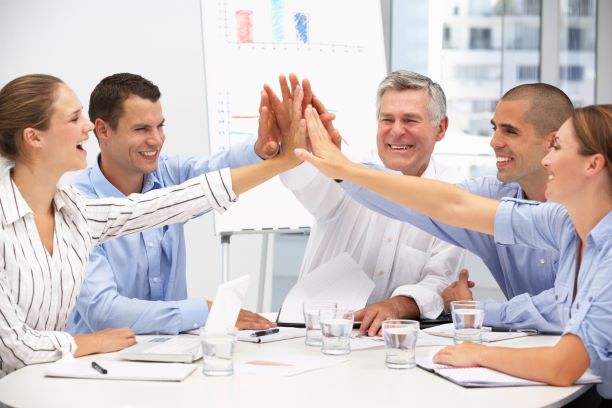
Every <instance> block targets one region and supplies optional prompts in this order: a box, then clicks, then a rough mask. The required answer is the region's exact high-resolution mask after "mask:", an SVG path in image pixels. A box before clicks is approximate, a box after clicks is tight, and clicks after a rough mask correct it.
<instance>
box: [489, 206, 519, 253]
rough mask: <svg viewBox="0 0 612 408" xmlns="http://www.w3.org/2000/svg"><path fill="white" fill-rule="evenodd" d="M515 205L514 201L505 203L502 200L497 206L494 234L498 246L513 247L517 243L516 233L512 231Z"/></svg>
mask: <svg viewBox="0 0 612 408" xmlns="http://www.w3.org/2000/svg"><path fill="white" fill-rule="evenodd" d="M514 205H515V202H514V201H505V200H503V199H502V201H500V203H499V205H498V206H497V211H496V212H495V225H494V227H493V234H494V238H495V242H496V243H498V244H501V245H512V244H515V243H516V241H515V239H514V231H513V229H512V210H513V209H514Z"/></svg>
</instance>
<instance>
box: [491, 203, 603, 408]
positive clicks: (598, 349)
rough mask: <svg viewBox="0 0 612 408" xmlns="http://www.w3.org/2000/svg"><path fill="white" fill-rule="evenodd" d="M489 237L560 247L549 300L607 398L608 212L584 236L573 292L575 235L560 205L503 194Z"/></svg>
mask: <svg viewBox="0 0 612 408" xmlns="http://www.w3.org/2000/svg"><path fill="white" fill-rule="evenodd" d="M495 241H496V242H498V243H500V244H501V245H511V246H512V245H514V244H523V245H530V246H533V247H538V248H541V249H551V250H553V251H558V252H560V253H561V258H560V259H559V272H558V274H557V279H556V280H555V286H554V289H553V290H554V301H555V304H556V309H557V311H558V314H559V319H560V320H561V323H562V325H563V327H564V329H563V334H566V333H572V334H575V335H576V336H578V337H580V339H581V340H582V343H583V344H584V346H585V348H586V349H587V351H588V353H589V359H590V365H591V369H593V370H594V371H595V372H596V373H597V374H599V375H601V376H602V378H603V383H602V384H600V385H598V387H597V391H598V392H599V393H600V394H601V395H602V396H603V397H604V398H612V212H609V213H608V214H607V215H606V216H605V217H604V218H603V219H602V220H601V221H599V223H598V224H597V225H596V226H595V227H594V228H593V229H592V230H591V232H590V233H589V235H588V236H587V240H586V243H585V247H584V252H583V256H582V262H581V264H580V269H579V271H578V282H577V292H576V297H575V298H574V297H573V293H574V285H575V278H576V265H577V253H578V248H579V245H580V238H579V237H578V234H577V233H576V229H575V227H574V224H573V223H572V221H571V219H570V218H569V216H568V214H567V211H566V210H565V208H564V207H562V206H560V205H558V204H553V203H534V202H533V201H521V200H510V199H507V200H504V201H502V203H501V204H500V206H499V208H498V209H497V214H496V216H495Z"/></svg>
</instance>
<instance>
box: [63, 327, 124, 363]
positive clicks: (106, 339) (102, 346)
mask: <svg viewBox="0 0 612 408" xmlns="http://www.w3.org/2000/svg"><path fill="white" fill-rule="evenodd" d="M74 341H75V342H76V344H77V349H76V351H75V352H74V356H75V357H80V356H86V355H88V354H95V353H110V352H113V351H118V350H123V349H124V348H126V347H129V346H131V345H133V344H136V335H135V334H134V332H133V331H132V330H130V329H128V328H127V327H124V328H121V329H104V330H100V331H98V332H95V333H92V334H78V335H76V336H74Z"/></svg>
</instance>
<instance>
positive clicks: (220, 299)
mask: <svg viewBox="0 0 612 408" xmlns="http://www.w3.org/2000/svg"><path fill="white" fill-rule="evenodd" d="M249 281H250V276H249V275H245V276H242V277H240V278H237V279H233V280H231V281H229V282H225V283H222V284H221V285H219V288H218V289H217V296H215V301H214V302H213V305H212V308H211V309H210V313H208V319H207V320H206V330H213V331H223V330H226V329H227V328H228V327H234V326H235V325H236V320H237V319H238V314H239V313H240V308H241V307H242V302H243V301H244V298H245V296H246V292H247V289H248V288H249Z"/></svg>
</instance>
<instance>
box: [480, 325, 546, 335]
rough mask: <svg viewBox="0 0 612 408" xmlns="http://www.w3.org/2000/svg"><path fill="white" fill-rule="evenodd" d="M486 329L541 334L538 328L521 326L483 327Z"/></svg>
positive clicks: (498, 331)
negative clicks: (523, 327) (522, 327)
mask: <svg viewBox="0 0 612 408" xmlns="http://www.w3.org/2000/svg"><path fill="white" fill-rule="evenodd" d="M482 329H483V330H484V331H490V332H494V333H527V334H540V332H539V330H537V329H527V328H525V329H521V328H512V327H496V326H493V327H483V328H482Z"/></svg>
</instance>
